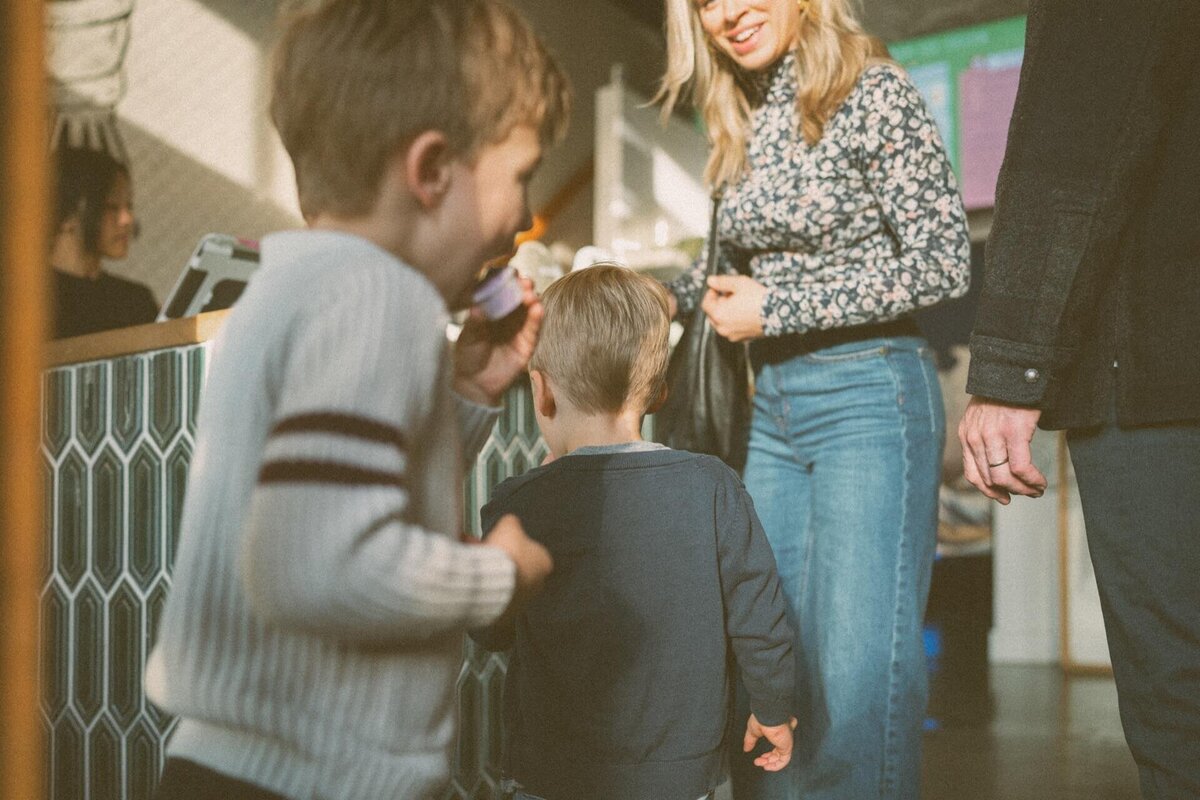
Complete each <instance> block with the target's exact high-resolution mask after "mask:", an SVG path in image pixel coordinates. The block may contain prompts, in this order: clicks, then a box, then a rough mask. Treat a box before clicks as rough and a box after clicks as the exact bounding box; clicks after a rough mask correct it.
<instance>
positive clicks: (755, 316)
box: [700, 275, 767, 342]
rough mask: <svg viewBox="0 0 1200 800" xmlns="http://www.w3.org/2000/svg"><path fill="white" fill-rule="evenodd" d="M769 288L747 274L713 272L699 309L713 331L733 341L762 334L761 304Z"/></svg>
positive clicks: (740, 340)
mask: <svg viewBox="0 0 1200 800" xmlns="http://www.w3.org/2000/svg"><path fill="white" fill-rule="evenodd" d="M766 296H767V287H766V286H763V285H762V284H761V283H759V282H758V281H756V280H754V279H753V278H750V277H747V276H745V275H713V276H712V277H710V278H709V279H708V291H707V292H705V293H704V301H703V302H702V303H701V304H700V308H701V309H702V310H703V311H704V313H705V314H707V315H708V318H709V320H710V321H711V322H712V326H713V330H715V331H716V332H717V333H718V334H720V335H721V336H724V337H725V338H726V339H728V340H729V341H731V342H745V341H748V340H750V339H757V338H759V337H761V336H762V335H763V324H762V304H763V298H765V297H766Z"/></svg>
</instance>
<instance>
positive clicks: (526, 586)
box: [483, 514, 554, 617]
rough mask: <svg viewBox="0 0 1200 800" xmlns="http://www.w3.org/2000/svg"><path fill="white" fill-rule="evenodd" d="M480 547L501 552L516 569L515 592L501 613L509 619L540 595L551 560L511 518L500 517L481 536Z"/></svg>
mask: <svg viewBox="0 0 1200 800" xmlns="http://www.w3.org/2000/svg"><path fill="white" fill-rule="evenodd" d="M483 543H484V544H485V545H491V546H492V547H498V548H500V549H501V550H503V551H504V552H505V553H506V554H507V555H508V557H509V558H511V559H512V560H513V563H514V564H516V566H517V588H516V590H515V591H514V592H513V599H512V602H510V603H509V604H508V609H507V610H506V611H505V612H504V616H505V617H509V616H511V615H513V614H515V613H516V612H517V611H519V610H520V609H521V607H522V606H523V605H524V604H525V602H526V601H527V600H529V598H530V597H533V596H534V595H536V594H537V593H538V592H539V591H541V588H542V583H543V582H545V580H546V576H547V575H549V574H550V573H551V571H553V569H554V560H553V559H552V558H551V557H550V552H549V551H548V550H546V548H545V547H543V546H542V545H541V544H540V543H539V542H536V541H534V540H533V539H530V538H529V537H528V536H526V535H525V528H524V527H523V526H522V525H521V521H520V520H519V519H517V518H516V517H515V516H514V515H512V514H505V515H504V516H503V517H501V518H500V519H499V521H497V522H496V525H495V526H494V527H493V528H492V529H491V530H490V531H488V532H487V533H486V534H485V535H484V537H483Z"/></svg>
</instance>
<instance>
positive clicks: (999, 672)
mask: <svg viewBox="0 0 1200 800" xmlns="http://www.w3.org/2000/svg"><path fill="white" fill-rule="evenodd" d="M990 683H991V698H992V713H991V715H990V719H988V714H987V708H986V706H987V703H986V702H978V703H975V704H973V707H972V705H967V706H960V707H958V708H956V709H955V710H954V712H953V713H946V714H945V717H944V718H943V719H942V720H939V721H938V725H939V727H937V729H935V730H933V731H931V732H930V733H929V734H927V736H926V741H925V758H924V770H923V785H924V788H923V793H922V798H923V800H1138V797H1139V794H1138V790H1137V771H1136V769H1135V768H1134V765H1133V760H1132V758H1131V757H1130V755H1129V751H1128V750H1127V749H1126V748H1125V740H1124V738H1123V736H1122V734H1121V723H1120V720H1119V718H1118V716H1117V694H1116V689H1115V688H1114V687H1113V683H1112V680H1111V679H1108V678H1072V679H1069V680H1068V679H1064V678H1063V676H1062V673H1061V672H1060V670H1059V669H1058V668H1057V667H1051V666H993V667H991V673H990ZM729 798H730V794H729V786H728V784H726V785H725V786H722V787H721V789H720V790H719V791H718V792H717V800H729Z"/></svg>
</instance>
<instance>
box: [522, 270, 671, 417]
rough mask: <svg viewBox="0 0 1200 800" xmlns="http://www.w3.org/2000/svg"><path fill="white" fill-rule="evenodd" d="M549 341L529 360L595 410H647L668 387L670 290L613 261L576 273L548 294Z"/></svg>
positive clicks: (545, 335) (544, 337) (575, 401)
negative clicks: (635, 407)
mask: <svg viewBox="0 0 1200 800" xmlns="http://www.w3.org/2000/svg"><path fill="white" fill-rule="evenodd" d="M542 304H543V306H544V307H545V317H544V319H543V321H542V332H541V339H540V340H539V342H538V346H537V349H536V350H535V351H534V354H533V359H532V360H531V361H530V362H529V368H530V369H536V370H539V371H541V372H543V373H545V374H546V375H547V376H548V377H549V378H550V379H551V380H552V381H554V385H555V388H556V391H558V392H561V393H563V394H565V395H566V399H567V400H569V401H570V402H571V404H572V405H574V406H575V407H576V408H578V409H579V410H581V411H584V412H587V413H593V414H594V413H604V412H607V413H616V412H618V411H620V410H621V409H622V408H624V407H625V406H626V405H628V404H630V403H633V404H635V406H640V410H641V411H643V412H645V411H647V410H648V409H649V408H650V407H651V406H652V405H654V404H655V403H656V402H657V401H658V400H660V399H661V397H662V394H663V391H664V390H665V388H666V375H667V358H668V354H669V347H670V345H669V339H670V328H671V316H670V307H669V305H668V302H667V290H666V289H665V288H664V287H663V286H662V284H660V283H659V282H658V281H655V280H652V279H651V278H648V277H646V276H645V275H640V274H638V273H636V272H634V271H632V270H629V269H626V268H625V267H620V266H616V265H611V264H597V265H595V266H592V267H588V268H587V269H584V270H580V271H578V272H572V273H570V274H569V275H566V276H564V277H562V278H560V279H559V280H557V281H555V282H554V283H553V284H551V285H550V288H548V289H547V290H546V292H545V294H544V295H543V296H542Z"/></svg>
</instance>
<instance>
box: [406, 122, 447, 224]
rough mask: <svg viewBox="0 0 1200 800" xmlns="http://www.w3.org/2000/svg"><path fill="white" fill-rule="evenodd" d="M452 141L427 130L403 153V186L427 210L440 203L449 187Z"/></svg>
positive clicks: (439, 133)
mask: <svg viewBox="0 0 1200 800" xmlns="http://www.w3.org/2000/svg"><path fill="white" fill-rule="evenodd" d="M452 162H453V158H452V153H451V150H450V142H449V141H448V140H447V139H446V134H444V133H442V132H441V131H424V132H422V133H420V134H418V135H417V138H415V139H413V140H412V143H411V144H409V146H408V149H407V150H406V151H405V152H404V159H403V168H404V183H405V185H406V186H407V187H408V190H409V191H410V192H412V194H413V196H414V197H416V198H417V201H418V202H420V204H421V205H422V206H423V207H425V208H426V209H430V208H435V207H437V205H438V204H439V203H441V201H442V198H443V197H444V196H445V194H446V190H447V189H449V188H450V165H451V163H452Z"/></svg>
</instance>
